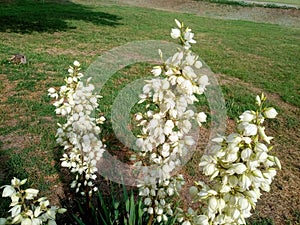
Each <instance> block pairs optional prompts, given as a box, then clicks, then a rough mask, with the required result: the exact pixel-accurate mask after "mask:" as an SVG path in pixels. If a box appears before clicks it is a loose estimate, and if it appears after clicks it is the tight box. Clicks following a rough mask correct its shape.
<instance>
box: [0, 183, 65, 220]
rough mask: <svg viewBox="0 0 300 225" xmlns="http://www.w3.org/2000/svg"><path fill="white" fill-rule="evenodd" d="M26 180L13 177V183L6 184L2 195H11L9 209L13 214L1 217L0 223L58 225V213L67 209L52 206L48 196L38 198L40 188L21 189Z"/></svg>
mask: <svg viewBox="0 0 300 225" xmlns="http://www.w3.org/2000/svg"><path fill="white" fill-rule="evenodd" d="M26 181H27V180H26V179H25V180H21V181H20V180H19V179H17V178H13V179H12V180H11V185H4V186H2V187H1V188H4V189H3V193H2V197H10V198H11V203H10V205H9V206H10V207H11V209H10V210H9V211H8V212H10V213H11V216H9V217H7V218H0V225H5V224H21V225H41V224H44V223H47V224H48V225H56V222H55V218H56V213H64V212H66V211H67V210H66V209H64V208H58V207H55V206H50V203H49V201H48V200H47V198H46V197H41V198H38V199H36V198H37V195H38V193H39V190H37V189H33V188H28V189H25V190H22V189H21V186H22V185H24V184H25V183H26Z"/></svg>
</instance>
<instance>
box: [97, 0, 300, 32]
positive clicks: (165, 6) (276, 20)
mask: <svg viewBox="0 0 300 225" xmlns="http://www.w3.org/2000/svg"><path fill="white" fill-rule="evenodd" d="M104 2H105V3H106V4H118V5H120V4H121V5H131V6H138V7H146V8H152V9H158V10H166V11H173V12H181V13H192V14H195V15H198V16H203V17H210V18H218V19H229V20H245V21H253V22H259V23H271V24H279V25H283V26H293V27H298V28H299V27H300V10H297V9H280V8H263V7H242V6H232V5H224V4H215V3H209V2H203V1H194V0H164V1H162V0H147V1H141V0H117V1H112V0H106V1H104ZM101 4H102V2H101Z"/></svg>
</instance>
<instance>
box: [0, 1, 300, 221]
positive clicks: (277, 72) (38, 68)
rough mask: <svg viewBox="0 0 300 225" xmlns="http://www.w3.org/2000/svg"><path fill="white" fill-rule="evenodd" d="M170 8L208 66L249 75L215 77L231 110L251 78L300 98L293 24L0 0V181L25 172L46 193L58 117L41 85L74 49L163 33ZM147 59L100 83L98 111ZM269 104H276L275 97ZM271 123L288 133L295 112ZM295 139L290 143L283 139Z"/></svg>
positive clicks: (286, 98) (244, 101) (55, 168)
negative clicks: (17, 57)
mask: <svg viewBox="0 0 300 225" xmlns="http://www.w3.org/2000/svg"><path fill="white" fill-rule="evenodd" d="M174 18H177V19H179V20H182V21H184V22H185V23H186V24H188V25H189V26H190V27H191V28H193V31H194V32H195V34H196V36H195V39H196V40H197V44H196V45H195V47H194V49H193V50H194V51H195V52H196V53H197V54H199V56H200V57H201V58H202V59H203V60H204V61H205V62H206V63H208V65H209V66H210V68H211V69H212V71H214V72H215V73H216V74H219V73H220V74H225V75H226V76H228V77H234V78H238V80H240V81H242V82H245V83H246V84H247V85H246V86H240V85H239V84H238V83H229V84H224V85H223V86H222V90H223V94H224V96H225V99H226V100H227V102H226V106H227V110H228V116H229V117H230V118H235V117H236V116H238V115H239V114H240V113H241V112H242V111H243V110H245V109H248V108H249V107H254V102H253V101H251V100H252V99H253V97H254V96H255V95H256V94H257V93H256V92H254V91H253V90H252V89H251V88H249V89H247V87H257V88H259V90H264V91H266V92H270V93H273V94H276V96H277V95H278V96H279V99H280V101H282V102H285V103H288V104H290V105H291V106H293V107H299V106H300V98H299V96H300V95H299V94H300V93H299V91H300V87H299V84H300V76H299V71H300V63H299V58H300V30H299V29H297V28H292V27H282V26H278V25H271V24H264V23H254V22H245V21H226V20H219V19H208V18H202V17H197V16H194V15H189V14H179V13H171V12H163V11H158V10H152V9H151V10H150V9H145V8H137V7H125V6H107V5H105V6H102V5H99V4H95V5H94V4H93V2H92V1H90V2H89V5H88V6H87V5H84V4H82V3H79V2H77V3H76V1H73V2H70V1H64V2H61V3H59V2H47V1H46V2H44V3H42V2H37V1H31V0H25V1H12V2H11V3H1V4H0V32H1V35H0V62H1V65H0V66H1V73H0V94H1V98H0V122H1V123H0V124H1V125H0V147H1V151H0V157H1V165H0V185H2V184H4V183H7V182H8V181H9V180H10V179H11V177H12V176H17V177H19V178H25V177H29V182H28V183H29V184H30V185H34V186H35V187H36V188H39V189H41V190H42V193H44V194H53V186H55V185H56V184H59V183H60V182H61V181H60V180H61V179H60V177H59V175H58V174H60V169H59V168H60V167H59V160H58V158H59V157H60V156H59V155H60V150H58V149H57V148H56V144H55V138H54V135H55V131H56V122H57V121H58V118H56V117H55V116H54V111H53V110H54V107H52V106H51V102H50V99H49V98H48V97H47V89H48V88H50V87H53V86H54V87H59V86H60V85H62V84H63V78H64V77H65V75H66V70H67V68H68V65H69V64H71V63H72V62H73V61H74V60H75V59H77V60H79V61H80V62H81V64H82V67H83V71H85V69H87V67H88V66H89V64H90V63H92V62H93V61H94V60H96V59H97V56H99V55H101V54H102V53H103V52H104V51H106V50H109V49H111V48H113V47H116V46H119V45H122V44H126V43H128V42H131V41H137V40H149V39H150V40H151V39H155V40H167V41H170V38H169V31H170V26H173V24H174V23H173V21H174ZM15 53H22V54H25V55H26V57H27V61H28V63H27V64H25V65H15V64H11V63H9V61H8V59H9V58H10V57H11V55H13V54H15ZM149 68H150V67H149V65H147V64H139V65H134V66H131V67H129V68H125V69H123V70H122V71H119V72H118V73H116V74H115V75H114V76H113V77H112V79H111V80H110V81H109V82H108V83H106V85H105V86H104V88H103V89H102V92H101V94H102V95H103V96H104V99H103V100H102V101H101V110H103V111H104V113H105V115H108V117H109V112H110V111H109V110H110V105H111V103H112V102H113V99H114V97H115V96H116V95H117V93H118V90H121V89H122V87H124V86H125V85H126V84H128V83H129V82H131V81H132V80H135V79H136V78H140V77H142V76H143V75H148V74H147V71H148V72H149ZM273 103H274V102H273ZM277 107H278V108H279V110H282V111H281V112H284V109H281V106H280V105H278V106H277ZM287 124H288V125H287ZM272 126H273V128H274V129H278V130H280V129H281V130H282V132H283V133H281V134H280V135H282V140H285V142H286V140H289V139H288V138H289V137H288V134H287V133H288V132H295V131H296V130H297V129H299V115H297V114H293V113H287V114H286V115H285V116H284V117H283V120H282V121H280V122H278V123H275V124H273V125H272ZM286 126H288V127H286ZM284 129H285V130H284ZM286 129H288V132H287V130H286ZM285 133H286V134H285ZM289 142H290V140H289ZM293 143H294V144H297V142H295V141H294V142H290V144H291V145H292V144H293ZM287 147H289V146H286V148H287ZM54 189H55V188H54ZM54 194H55V193H54ZM5 205H7V202H5V201H1V202H0V208H1V211H0V214H1V213H4V211H5V209H4V208H5V207H4V206H5ZM0 216H1V215H0Z"/></svg>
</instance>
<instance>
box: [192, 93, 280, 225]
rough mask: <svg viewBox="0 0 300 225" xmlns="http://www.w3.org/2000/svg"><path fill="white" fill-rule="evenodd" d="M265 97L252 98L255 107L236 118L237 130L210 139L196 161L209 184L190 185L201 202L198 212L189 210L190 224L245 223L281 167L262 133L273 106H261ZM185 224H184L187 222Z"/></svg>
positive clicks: (193, 195) (274, 112)
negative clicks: (253, 109) (209, 145)
mask: <svg viewBox="0 0 300 225" xmlns="http://www.w3.org/2000/svg"><path fill="white" fill-rule="evenodd" d="M265 100H266V97H265V96H264V95H263V94H262V96H261V97H259V96H257V97H256V103H257V106H258V109H257V110H256V111H245V112H244V113H243V114H242V115H241V116H240V117H239V118H240V120H239V122H238V126H237V131H238V132H237V133H232V134H230V135H228V136H226V137H217V138H214V139H213V142H214V143H215V145H214V146H213V147H212V148H211V149H210V150H209V152H208V153H207V154H205V155H203V156H202V158H201V162H200V164H199V166H200V168H201V170H202V171H203V173H204V174H205V175H207V176H209V177H210V180H211V183H212V184H211V185H210V186H209V185H206V184H204V183H203V182H196V186H193V187H191V188H190V194H191V195H192V197H193V198H194V200H195V201H199V202H201V203H202V204H205V205H206V206H207V207H202V215H200V216H199V215H197V213H196V212H194V211H193V210H190V212H191V213H190V217H191V219H190V221H191V222H193V223H194V224H201V225H206V224H207V225H208V224H233V225H235V224H236V225H238V224H245V218H248V217H250V216H251V210H252V209H254V208H255V205H256V202H257V200H258V199H259V198H260V196H261V190H262V191H267V192H268V191H270V185H271V182H272V180H273V178H274V176H275V175H276V167H278V168H279V169H280V168H281V165H280V162H279V160H278V158H277V157H276V156H273V155H271V154H269V152H270V150H271V149H272V147H267V145H266V144H270V140H271V139H272V137H268V136H267V135H266V134H265V131H264V130H265V127H264V126H263V122H264V120H265V119H266V118H267V119H272V118H275V117H276V115H277V112H276V110H275V109H274V108H264V102H265ZM187 224H188V223H187Z"/></svg>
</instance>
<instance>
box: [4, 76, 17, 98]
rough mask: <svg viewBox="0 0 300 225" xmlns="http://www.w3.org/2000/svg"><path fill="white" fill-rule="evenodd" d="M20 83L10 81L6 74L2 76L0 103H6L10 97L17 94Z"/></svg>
mask: <svg viewBox="0 0 300 225" xmlns="http://www.w3.org/2000/svg"><path fill="white" fill-rule="evenodd" d="M17 85H18V81H9V80H8V79H7V76H6V75H5V74H0V87H1V88H0V103H3V102H6V101H7V100H8V98H9V97H11V96H13V95H14V94H16V91H15V90H16V87H17Z"/></svg>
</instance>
